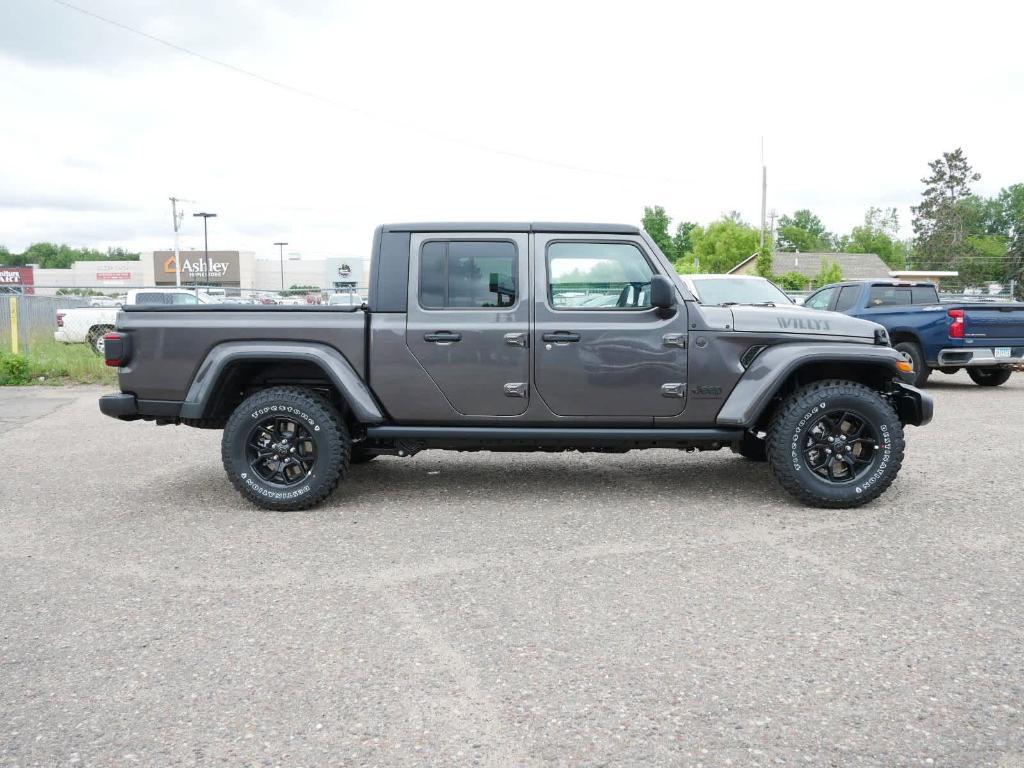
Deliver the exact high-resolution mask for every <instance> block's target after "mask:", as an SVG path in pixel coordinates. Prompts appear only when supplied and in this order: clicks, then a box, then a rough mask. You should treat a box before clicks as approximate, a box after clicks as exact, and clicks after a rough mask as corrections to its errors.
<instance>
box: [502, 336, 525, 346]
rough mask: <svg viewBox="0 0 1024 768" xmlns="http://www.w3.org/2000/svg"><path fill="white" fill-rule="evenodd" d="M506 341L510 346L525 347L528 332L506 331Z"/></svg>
mask: <svg viewBox="0 0 1024 768" xmlns="http://www.w3.org/2000/svg"><path fill="white" fill-rule="evenodd" d="M505 343H506V344H508V345H509V346H510V347H525V346H526V334H525V333H506V334H505Z"/></svg>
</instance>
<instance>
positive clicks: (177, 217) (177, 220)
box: [169, 197, 193, 288]
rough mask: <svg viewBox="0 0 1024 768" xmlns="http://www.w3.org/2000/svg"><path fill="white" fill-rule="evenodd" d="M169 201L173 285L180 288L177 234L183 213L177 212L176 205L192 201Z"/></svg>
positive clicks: (179, 250) (178, 240)
mask: <svg viewBox="0 0 1024 768" xmlns="http://www.w3.org/2000/svg"><path fill="white" fill-rule="evenodd" d="M169 199H170V201H171V219H172V221H173V222H174V284H175V285H176V286H177V287H178V288H181V243H180V238H179V236H178V232H179V231H180V230H181V217H182V216H184V215H185V212H184V211H179V210H178V203H191V202H193V201H192V200H182V199H181V198H180V197H172V198H169Z"/></svg>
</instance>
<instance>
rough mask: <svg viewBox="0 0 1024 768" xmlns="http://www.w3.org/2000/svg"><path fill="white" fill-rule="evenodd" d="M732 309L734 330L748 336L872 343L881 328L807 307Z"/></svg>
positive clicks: (863, 321) (846, 316) (854, 318)
mask: <svg viewBox="0 0 1024 768" xmlns="http://www.w3.org/2000/svg"><path fill="white" fill-rule="evenodd" d="M729 309H731V310H732V318H733V326H732V327H733V328H735V329H736V330H737V331H746V332H748V333H792V334H797V335H801V336H806V335H808V334H813V335H816V336H844V337H847V338H850V337H853V338H858V339H867V340H870V341H872V342H873V341H874V339H875V330H876V329H878V328H881V327H882V326H880V325H879V324H878V323H872V322H871V321H870V320H859V319H858V318H856V317H850V316H849V315H844V314H843V313H841V312H825V311H823V310H820V309H808V308H807V307H800V306H792V307H788V306H787V307H745V306H742V305H737V306H734V307H729Z"/></svg>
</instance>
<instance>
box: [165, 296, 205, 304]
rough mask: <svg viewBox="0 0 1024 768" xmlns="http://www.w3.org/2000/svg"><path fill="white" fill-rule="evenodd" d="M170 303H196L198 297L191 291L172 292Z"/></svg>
mask: <svg viewBox="0 0 1024 768" xmlns="http://www.w3.org/2000/svg"><path fill="white" fill-rule="evenodd" d="M171 303H172V304H198V303H199V299H197V298H196V296H195V294H192V293H174V294H171Z"/></svg>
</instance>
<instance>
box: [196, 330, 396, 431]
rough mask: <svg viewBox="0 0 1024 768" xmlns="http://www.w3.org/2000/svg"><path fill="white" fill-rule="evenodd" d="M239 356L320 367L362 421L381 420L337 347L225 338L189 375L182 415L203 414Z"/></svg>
mask: <svg viewBox="0 0 1024 768" xmlns="http://www.w3.org/2000/svg"><path fill="white" fill-rule="evenodd" d="M239 360H302V361H304V362H310V363H313V364H314V365H316V366H317V367H318V368H320V369H321V370H322V371H323V372H324V374H325V375H326V376H327V378H328V379H330V380H331V383H332V384H334V386H335V387H337V389H338V392H340V393H341V396H342V397H343V398H344V399H345V402H346V403H348V405H349V407H350V408H351V409H352V413H353V414H355V417H356V418H357V419H358V420H359V421H360V422H361V423H363V424H380V423H381V422H383V421H384V414H383V413H382V412H381V409H380V406H379V405H378V404H377V401H376V399H375V398H374V396H373V393H372V392H370V388H369V387H367V386H366V383H365V382H364V381H363V380H362V378H360V376H359V374H358V373H356V372H355V370H354V369H353V368H352V366H351V365H350V364H349V362H348V360H346V359H345V357H344V355H342V354H341V353H340V352H339V351H338V350H336V349H334V348H333V347H329V346H327V345H326V344H316V343H312V342H289V341H226V342H224V343H222V344H218V345H217V346H215V347H214V348H213V349H211V350H210V351H209V353H208V354H207V355H206V358H205V359H204V360H203V363H202V365H200V366H199V370H198V372H197V373H196V375H195V378H193V379H192V384H191V386H189V389H188V394H187V395H186V396H185V401H184V402H183V403H182V404H181V416H180V417H181V418H183V419H201V418H204V417H205V415H206V409H207V407H208V406H209V404H210V401H211V400H212V398H213V396H214V394H215V391H214V389H215V387H216V384H217V382H218V381H219V380H220V375H221V373H223V372H224V370H225V368H226V367H227V366H228V365H231V364H232V363H235V362H237V361H239Z"/></svg>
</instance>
